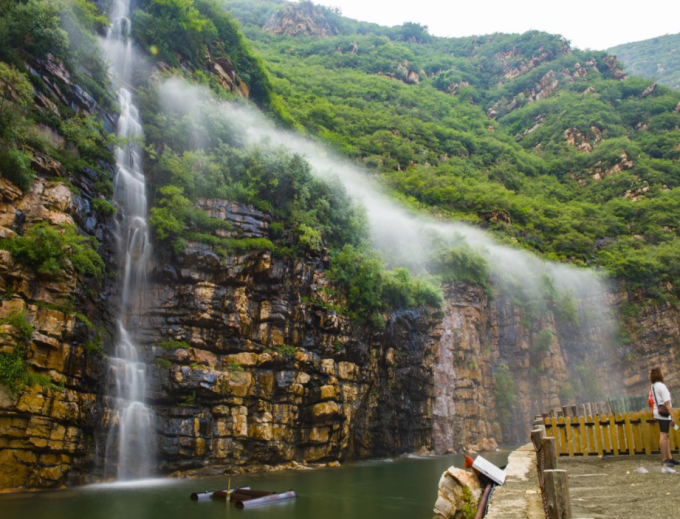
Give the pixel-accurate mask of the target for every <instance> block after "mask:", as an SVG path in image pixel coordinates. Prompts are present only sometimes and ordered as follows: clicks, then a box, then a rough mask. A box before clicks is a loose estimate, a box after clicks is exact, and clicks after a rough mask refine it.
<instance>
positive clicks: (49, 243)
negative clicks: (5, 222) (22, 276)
mask: <svg viewBox="0 0 680 519" xmlns="http://www.w3.org/2000/svg"><path fill="white" fill-rule="evenodd" d="M98 246H99V244H98V243H97V240H96V239H95V238H93V237H91V238H86V237H84V236H81V235H79V234H78V232H77V231H76V228H75V227H74V226H64V227H61V228H55V227H52V226H51V225H50V224H49V223H47V222H41V223H38V224H36V225H34V226H32V227H30V228H29V229H28V230H27V231H26V232H25V233H24V235H23V236H16V237H14V238H12V239H9V240H2V241H0V247H2V248H4V249H5V250H8V251H10V253H11V254H12V257H13V258H14V259H15V260H16V261H18V262H19V263H22V264H24V265H26V266H27V267H30V268H31V269H33V270H34V271H35V272H36V273H37V274H39V275H43V276H48V277H54V276H59V275H61V274H63V273H64V272H65V270H66V269H67V267H68V266H67V262H70V263H71V265H72V266H73V268H74V270H75V271H76V272H79V273H81V274H85V275H88V276H94V277H97V278H99V277H102V276H103V275H104V271H105V266H104V261H103V260H102V259H101V257H100V256H99V254H97V248H98Z"/></svg>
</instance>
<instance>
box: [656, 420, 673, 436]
mask: <svg viewBox="0 0 680 519" xmlns="http://www.w3.org/2000/svg"><path fill="white" fill-rule="evenodd" d="M657 422H659V429H661V432H662V433H667V432H668V431H670V429H671V421H670V420H657Z"/></svg>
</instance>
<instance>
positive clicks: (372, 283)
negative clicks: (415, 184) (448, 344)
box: [329, 244, 443, 327]
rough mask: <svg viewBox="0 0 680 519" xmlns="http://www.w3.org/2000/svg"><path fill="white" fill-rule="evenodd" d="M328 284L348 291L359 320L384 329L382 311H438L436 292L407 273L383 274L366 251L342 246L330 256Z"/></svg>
mask: <svg viewBox="0 0 680 519" xmlns="http://www.w3.org/2000/svg"><path fill="white" fill-rule="evenodd" d="M329 277H330V279H331V280H333V281H335V282H336V283H339V284H340V285H341V286H345V287H347V302H348V306H349V310H350V311H351V313H352V314H353V315H354V317H356V318H358V319H359V320H362V321H365V322H370V323H371V324H374V325H377V326H379V327H382V326H384V321H383V319H382V316H381V315H380V312H381V311H384V310H390V309H403V308H413V307H415V306H422V305H428V306H431V307H435V308H439V307H440V306H441V305H442V303H443V300H442V295H441V292H440V291H439V289H438V288H437V287H436V286H434V285H433V284H431V283H429V282H428V281H427V280H424V279H414V278H413V277H411V275H410V274H409V272H408V270H406V269H401V268H397V269H394V270H391V271H389V270H386V269H385V266H384V263H383V261H382V260H381V259H380V258H379V257H378V256H377V255H375V254H374V253H371V252H370V251H368V250H364V249H357V248H355V247H353V246H352V245H349V244H348V245H345V246H344V247H343V248H342V249H341V250H340V251H338V252H337V253H336V254H335V255H334V256H333V261H332V268H331V270H330V272H329Z"/></svg>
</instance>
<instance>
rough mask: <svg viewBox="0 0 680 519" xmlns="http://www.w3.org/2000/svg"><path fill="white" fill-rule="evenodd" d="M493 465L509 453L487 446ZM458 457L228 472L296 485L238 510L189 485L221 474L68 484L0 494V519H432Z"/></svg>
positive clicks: (207, 483)
mask: <svg viewBox="0 0 680 519" xmlns="http://www.w3.org/2000/svg"><path fill="white" fill-rule="evenodd" d="M484 457H485V458H486V459H488V460H489V461H491V462H493V463H496V464H497V465H500V466H502V465H505V464H506V463H507V457H508V452H507V451H505V452H502V451H501V452H497V453H486V454H485V455H484ZM462 464H463V457H462V456H437V457H433V458H397V459H394V460H391V459H389V460H387V459H386V460H373V461H366V462H357V463H350V464H347V465H344V466H343V467H340V468H333V469H325V468H324V469H316V470H305V471H285V472H276V473H271V474H262V475H253V476H240V477H234V478H232V486H235V485H238V486H246V485H250V486H251V487H252V488H254V489H258V490H272V491H278V492H281V491H285V490H289V489H294V490H295V491H296V492H297V494H298V498H297V500H295V501H288V502H283V503H278V504H273V505H269V506H264V507H260V508H252V509H247V510H238V509H236V508H234V507H233V506H229V507H227V506H225V502H224V501H211V500H208V501H207V502H206V501H202V502H195V501H191V500H190V499H189V495H190V494H191V492H201V491H206V490H216V489H219V488H226V486H227V479H226V478H222V477H219V478H206V479H201V480H175V479H155V480H144V481H136V482H130V483H124V484H120V483H115V484H106V485H91V486H87V487H82V488H78V489H72V490H64V491H56V492H41V493H30V494H11V495H5V496H0V517H1V518H2V519H194V518H196V519H199V518H200V519H215V518H225V517H228V518H229V519H265V518H266V519H383V518H384V519H388V518H389V519H431V518H432V517H433V515H434V514H433V513H432V508H433V506H434V502H435V500H436V497H437V483H438V482H439V478H440V477H441V475H442V472H443V471H444V470H446V469H447V468H448V467H450V466H451V465H456V466H458V467H462Z"/></svg>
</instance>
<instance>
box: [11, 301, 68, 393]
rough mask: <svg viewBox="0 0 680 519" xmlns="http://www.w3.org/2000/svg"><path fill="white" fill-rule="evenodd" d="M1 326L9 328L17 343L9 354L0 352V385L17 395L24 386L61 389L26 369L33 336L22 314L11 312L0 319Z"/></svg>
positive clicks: (47, 379) (38, 374) (47, 377)
mask: <svg viewBox="0 0 680 519" xmlns="http://www.w3.org/2000/svg"><path fill="white" fill-rule="evenodd" d="M1 326H10V327H12V328H14V330H15V333H17V334H18V336H19V337H18V338H19V342H17V343H16V344H14V348H13V350H12V351H11V352H6V351H2V352H0V384H3V385H5V386H7V387H8V388H9V390H10V391H11V392H12V393H18V392H19V391H21V390H22V389H23V388H24V387H25V386H36V385H40V386H43V387H45V388H49V389H61V388H60V386H57V385H56V384H54V382H52V379H51V378H50V377H49V376H47V375H42V374H40V373H36V372H35V371H32V370H31V369H30V368H29V367H28V361H27V355H28V348H27V346H28V344H29V343H30V342H31V337H32V336H33V326H32V325H31V324H30V323H29V322H28V321H27V319H26V314H25V313H24V312H13V313H11V314H9V315H8V316H7V317H5V318H3V319H0V327H1Z"/></svg>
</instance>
